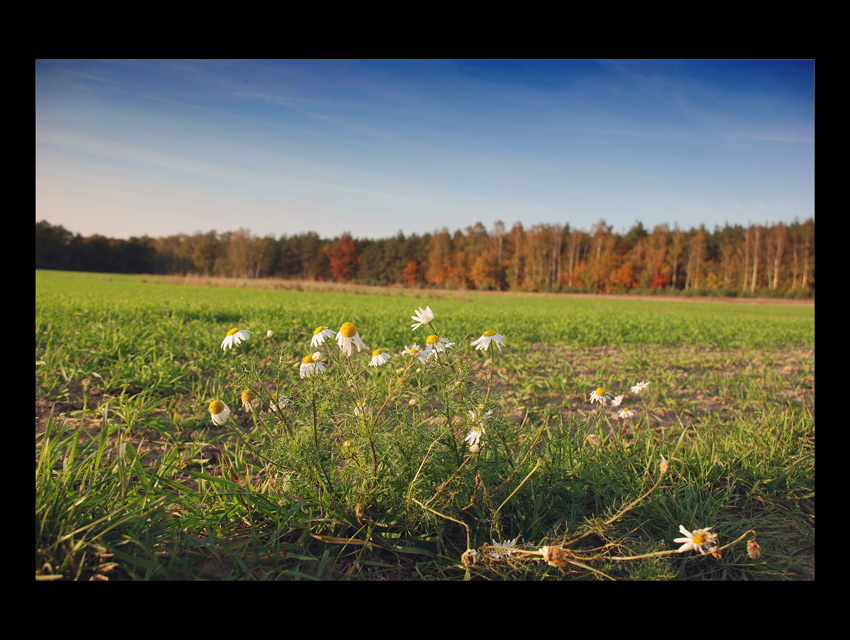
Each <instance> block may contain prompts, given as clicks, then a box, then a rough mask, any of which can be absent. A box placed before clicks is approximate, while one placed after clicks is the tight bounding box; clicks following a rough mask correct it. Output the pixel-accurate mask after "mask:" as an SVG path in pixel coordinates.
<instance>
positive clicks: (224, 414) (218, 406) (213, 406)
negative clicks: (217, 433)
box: [210, 400, 230, 425]
mask: <svg viewBox="0 0 850 640" xmlns="http://www.w3.org/2000/svg"><path fill="white" fill-rule="evenodd" d="M210 417H211V418H212V421H213V424H217V425H222V424H224V423H225V422H227V418H229V417H230V408H229V407H228V406H227V405H226V404H224V403H223V402H222V401H221V400H213V401H212V402H210Z"/></svg>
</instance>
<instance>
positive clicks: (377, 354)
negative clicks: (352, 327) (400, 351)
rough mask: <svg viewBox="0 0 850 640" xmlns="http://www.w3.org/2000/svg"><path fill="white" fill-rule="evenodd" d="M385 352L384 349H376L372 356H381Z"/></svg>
mask: <svg viewBox="0 0 850 640" xmlns="http://www.w3.org/2000/svg"><path fill="white" fill-rule="evenodd" d="M383 351H384V350H383V349H375V350H374V351H373V352H372V355H373V356H379V355H381V353H383Z"/></svg>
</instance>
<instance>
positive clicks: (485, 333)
mask: <svg viewBox="0 0 850 640" xmlns="http://www.w3.org/2000/svg"><path fill="white" fill-rule="evenodd" d="M494 335H496V332H495V331H485V332H484V337H485V338H489V337H490V336H494Z"/></svg>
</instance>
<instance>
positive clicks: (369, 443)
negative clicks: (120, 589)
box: [35, 271, 814, 580]
mask: <svg viewBox="0 0 850 640" xmlns="http://www.w3.org/2000/svg"><path fill="white" fill-rule="evenodd" d="M236 284H237V283H234V286H193V285H187V284H176V283H172V282H170V281H168V280H166V279H158V278H154V277H150V276H148V277H143V276H122V275H112V274H91V273H71V272H58V271H36V354H35V355H36V368H35V374H36V376H35V377H36V501H35V502H36V504H35V507H36V525H37V526H36V577H37V579H39V580H116V579H123V580H220V579H229V580H232V579H236V580H387V579H391V580H809V579H813V577H814V306H813V305H812V304H797V305H793V304H765V303H761V304H756V303H745V302H738V303H734V304H733V303H728V302H723V301H710V302H709V301H697V300H685V299H676V300H665V299H660V298H659V299H628V298H619V299H614V298H606V297H601V296H600V297H593V296H557V295H549V296H547V295H516V294H515V295H509V294H495V293H490V294H488V293H478V292H447V291H434V292H432V291H428V290H419V289H385V290H377V289H365V288H359V289H358V288H354V287H352V288H345V287H342V288H340V289H339V290H332V289H328V290H324V291H322V290H295V289H292V288H290V289H276V288H273V287H252V286H235V285H236ZM241 284H244V283H241ZM304 289H307V287H306V286H305V287H304ZM426 306H427V307H429V308H430V309H431V310H433V312H434V319H433V321H431V322H429V323H428V324H425V325H423V326H421V327H418V328H417V329H416V330H413V329H411V325H412V324H413V323H414V320H413V319H411V316H412V315H414V312H415V311H416V310H417V309H418V308H420V307H423V308H424V307H426ZM346 322H350V323H353V325H354V326H355V327H356V329H357V332H358V334H359V336H360V337H361V338H362V340H363V342H364V343H365V346H366V349H364V350H363V351H362V352H359V351H358V350H357V349H356V348H355V349H354V350H353V352H352V353H351V355H350V356H348V355H344V354H343V353H342V352H341V350H340V348H339V347H338V346H337V343H336V341H335V338H334V337H330V338H329V339H327V340H326V341H325V342H324V343H323V344H319V345H317V346H311V339H312V338H313V335H314V329H316V327H319V326H326V327H329V328H330V329H331V330H333V331H334V332H338V331H339V330H340V328H341V327H342V325H343V323H346ZM233 328H238V329H239V330H246V331H250V332H251V334H250V336H249V338H248V339H247V340H245V341H243V342H241V343H240V344H238V345H235V346H233V348H228V349H223V348H222V346H221V345H222V341H223V340H224V338H225V336H226V335H227V334H228V331H230V330H231V329H233ZM485 331H495V332H497V333H498V334H500V335H501V336H504V346H503V347H502V348H499V346H500V345H498V344H496V343H495V342H494V343H491V344H490V346H489V348H488V349H487V350H486V351H485V350H483V349H482V350H476V349H475V347H474V346H472V342H473V341H475V340H476V339H478V338H479V337H481V336H482V335H483V334H484V332H485ZM267 332H273V335H272V336H269V335H268V334H267ZM429 335H439V336H440V337H441V338H445V339H447V340H448V341H449V342H450V343H451V346H449V347H447V348H445V349H444V350H443V351H437V350H433V351H429V352H427V353H428V354H429V355H428V357H427V359H423V360H424V361H423V360H420V359H418V358H416V357H413V356H411V355H409V354H405V353H402V352H403V351H404V350H405V349H406V348H409V347H412V346H413V345H414V343H415V344H417V345H419V346H420V347H422V348H424V347H426V346H427V344H428V343H427V340H426V338H427V336H429ZM434 340H436V339H434ZM435 344H439V343H435ZM377 349H380V350H383V352H384V353H386V354H389V355H390V356H391V357H390V359H389V360H388V361H387V362H386V363H385V364H382V365H380V366H370V361H371V360H372V357H373V351H374V350H377ZM313 353H316V354H317V356H316V360H313V359H310V358H309V356H310V355H311V354H313ZM305 358H307V363H306V364H305ZM316 361H318V362H321V363H322V365H326V366H325V368H324V369H322V370H321V371H318V370H316V369H315V368H314V369H311V370H310V371H311V372H312V375H309V376H306V377H302V372H304V371H305V366H306V367H307V368H308V369H309V367H310V366H313V364H315V362H316ZM319 368H321V366H319ZM643 381H646V382H648V383H649V384H648V386H646V387H645V388H644V389H642V390H633V389H632V387H634V386H635V385H637V384H638V383H639V382H643ZM246 390H248V391H250V393H248V394H247V395H246V394H245V393H244V392H245V391H246ZM591 394H598V396H599V397H602V398H604V399H605V402H604V403H602V402H595V401H591ZM618 396H623V397H622V398H621V399H619V401H618ZM594 397H595V396H594ZM243 400H247V401H245V402H244V403H243ZM215 401H218V402H220V403H222V405H223V406H226V407H227V410H226V414H220V415H222V416H226V420H222V421H221V422H222V424H217V423H215V422H214V420H213V414H212V409H213V407H218V408H220V407H221V406H222V405H217V404H213V406H212V407H211V403H215ZM273 409H277V410H273ZM680 526H682V527H684V528H685V529H687V534H686V533H683V532H681V531H680ZM706 528H710V530H708V531H704V530H705V529H706ZM691 534H693V537H691ZM682 536H685V537H686V538H688V540H690V542H689V543H685V542H683V541H682V540H680V541H678V542H677V541H676V540H677V539H681V538H682ZM683 546H684V547H686V548H684V549H683V550H682V547H683ZM680 550H681V551H680Z"/></svg>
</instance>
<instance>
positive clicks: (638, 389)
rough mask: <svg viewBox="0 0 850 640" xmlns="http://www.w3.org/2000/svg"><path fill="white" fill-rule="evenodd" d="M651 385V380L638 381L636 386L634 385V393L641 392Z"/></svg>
mask: <svg viewBox="0 0 850 640" xmlns="http://www.w3.org/2000/svg"><path fill="white" fill-rule="evenodd" d="M648 386H649V382H646V381H644V382H638V383H637V384H636V385H635V386H633V387H632V393H640V392H641V391H643V390H644V389H646V388H647V387H648Z"/></svg>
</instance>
